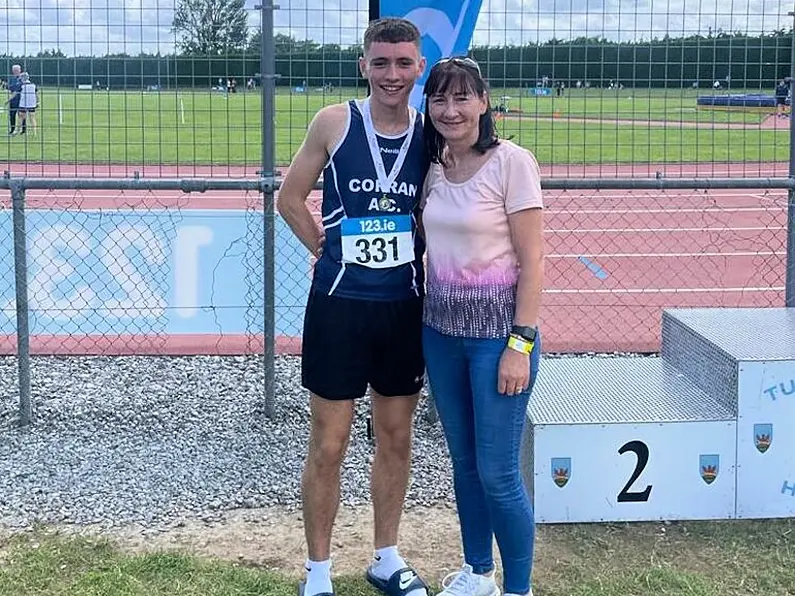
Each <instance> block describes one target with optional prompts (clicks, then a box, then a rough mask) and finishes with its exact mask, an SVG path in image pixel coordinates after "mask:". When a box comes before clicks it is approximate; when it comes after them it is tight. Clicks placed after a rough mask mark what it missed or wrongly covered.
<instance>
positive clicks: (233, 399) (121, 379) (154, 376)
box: [0, 354, 619, 528]
mask: <svg viewBox="0 0 795 596" xmlns="http://www.w3.org/2000/svg"><path fill="white" fill-rule="evenodd" d="M616 355H619V354H616ZM592 356H593V355H591V357H592ZM16 375H17V369H16V360H15V359H14V358H8V357H6V358H2V359H0V525H4V526H7V527H28V526H30V525H32V524H35V523H45V524H60V523H67V524H96V525H99V526H100V527H112V526H121V525H128V524H136V525H140V526H142V527H149V528H165V527H168V526H170V525H173V524H175V523H179V521H180V520H185V519H199V520H204V521H207V522H210V521H217V520H218V519H219V518H220V517H221V514H222V513H223V512H224V511H227V510H230V509H237V508H253V507H267V506H273V505H280V506H285V507H287V508H298V506H299V504H300V475H301V470H302V467H303V454H304V452H305V449H306V441H307V436H308V417H309V416H308V414H309V409H308V403H307V397H306V393H305V391H304V390H303V389H302V388H301V386H300V384H299V378H300V361H299V359H298V358H295V357H280V358H278V359H277V362H276V382H277V393H276V394H277V408H276V413H275V415H274V416H273V417H272V418H267V417H266V416H265V414H264V396H263V390H264V385H263V365H262V359H261V358H258V357H180V358H172V357H123V358H120V357H116V358H107V357H69V358H55V357H47V358H45V357H37V358H34V359H33V360H32V370H31V385H32V391H33V404H34V407H33V412H34V422H33V424H31V425H30V426H29V427H27V428H24V429H23V428H20V427H19V426H18V425H17V422H16V417H17V390H16V387H17V384H16ZM368 410H369V406H368V402H367V400H362V401H360V402H358V405H357V416H356V420H355V422H354V429H353V432H352V438H351V443H350V447H349V450H348V455H347V457H346V459H345V462H344V464H343V465H344V469H343V473H342V502H343V503H344V504H346V505H362V504H366V503H368V502H369V500H370V499H369V481H368V479H369V464H370V462H371V461H372V455H373V445H372V443H371V442H370V441H369V440H368V437H367V424H366V420H367V413H368ZM413 453H414V460H413V469H412V477H411V481H410V486H409V492H408V496H407V507H412V506H416V505H432V504H436V503H439V502H443V501H450V500H452V480H451V474H450V469H449V463H448V459H447V456H446V453H445V449H444V438H443V435H442V432H441V428H440V427H439V425H438V424H432V423H431V422H430V421H429V419H428V417H427V400H426V399H424V398H423V400H422V401H421V405H420V408H419V409H418V412H417V417H416V424H415V438H414V451H413Z"/></svg>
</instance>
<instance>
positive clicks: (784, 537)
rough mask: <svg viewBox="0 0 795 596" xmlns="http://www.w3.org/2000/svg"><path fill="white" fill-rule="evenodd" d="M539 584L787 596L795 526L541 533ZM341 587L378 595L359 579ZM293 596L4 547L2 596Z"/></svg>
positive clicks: (148, 557) (98, 549)
mask: <svg viewBox="0 0 795 596" xmlns="http://www.w3.org/2000/svg"><path fill="white" fill-rule="evenodd" d="M339 556H343V555H342V554H340V555H339ZM455 556H456V554H455V553H451V557H455ZM451 564H455V562H452V561H451ZM295 565H296V566H297V568H298V567H300V562H296V563H295ZM296 572H297V571H296ZM534 577H535V594H536V596H657V595H659V596H662V595H665V596H685V595H687V596H753V595H760V596H761V595H765V596H784V595H787V594H793V593H795V520H792V519H789V520H765V521H731V522H680V523H673V524H658V523H643V524H588V525H566V526H541V527H539V531H538V540H537V546H536V566H535V572H534ZM429 579H431V580H432V581H436V580H438V578H429ZM434 587H435V588H437V589H438V584H436V583H435V584H434ZM335 588H336V591H337V593H338V594H340V595H341V596H375V594H376V593H375V592H374V591H373V590H372V589H371V588H369V587H368V586H367V584H366V583H365V582H364V581H363V580H362V579H360V578H358V577H336V578H335ZM293 594H295V579H293V578H288V577H286V576H284V575H280V574H277V573H274V572H272V571H269V570H267V569H262V568H257V567H256V566H252V565H245V564H241V563H238V562H229V561H222V560H217V559H208V558H197V557H195V556H189V555H188V554H183V553H179V552H154V553H151V554H138V555H133V554H129V553H126V552H123V551H120V550H117V548H115V547H114V546H113V545H112V544H111V543H110V542H106V541H97V540H89V539H86V538H67V537H64V536H59V535H57V534H54V533H50V532H44V531H41V530H40V531H37V532H35V533H33V534H31V535H25V536H18V537H14V538H10V539H6V540H5V541H3V540H0V596H50V595H52V596H55V595H58V596H100V595H101V596H144V595H145V596H222V595H223V596H254V595H268V596H288V595H289V596H292V595H293Z"/></svg>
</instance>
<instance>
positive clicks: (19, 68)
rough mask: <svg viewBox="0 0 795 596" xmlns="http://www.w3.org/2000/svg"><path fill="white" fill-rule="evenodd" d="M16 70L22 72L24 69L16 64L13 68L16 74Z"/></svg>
mask: <svg viewBox="0 0 795 596" xmlns="http://www.w3.org/2000/svg"><path fill="white" fill-rule="evenodd" d="M15 70H19V71H21V70H22V67H21V66H20V65H19V64H14V66H12V67H11V72H14V71H15Z"/></svg>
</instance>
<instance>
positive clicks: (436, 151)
mask: <svg viewBox="0 0 795 596" xmlns="http://www.w3.org/2000/svg"><path fill="white" fill-rule="evenodd" d="M488 90H489V88H488V85H487V84H486V81H484V80H483V76H482V75H481V74H480V67H479V66H478V63H477V62H475V61H474V60H472V58H465V57H455V58H445V59H444V60H440V61H439V62H437V63H436V64H434V65H433V68H431V72H430V74H429V75H428V80H426V81H425V88H424V90H423V94H424V95H425V134H424V136H425V147H426V149H427V151H428V155H429V157H430V159H431V161H432V162H434V163H440V164H444V160H443V158H442V154H443V153H444V146H445V140H444V137H443V136H442V135H441V134H440V133H439V131H438V130H436V127H435V126H434V125H433V122H431V118H430V115H429V113H428V112H429V102H430V98H431V96H433V95H437V94H439V93H447V92H448V91H453V92H459V93H471V94H474V95H477V96H478V97H485V98H486V112H485V113H484V114H481V116H480V121H479V122H478V129H479V133H478V140H477V141H476V142H475V144H474V145H472V148H473V149H474V150H475V151H477V152H478V153H481V154H483V153H486V151H488V150H489V149H491V148H492V147H494V146H495V145H497V144H499V142H500V141H499V138H498V136H497V128H496V127H495V125H494V115H493V114H492V111H491V102H490V101H489V94H488Z"/></svg>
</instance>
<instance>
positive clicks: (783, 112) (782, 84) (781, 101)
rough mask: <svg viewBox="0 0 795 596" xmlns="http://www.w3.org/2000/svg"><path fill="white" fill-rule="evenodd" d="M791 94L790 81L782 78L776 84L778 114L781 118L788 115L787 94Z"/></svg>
mask: <svg viewBox="0 0 795 596" xmlns="http://www.w3.org/2000/svg"><path fill="white" fill-rule="evenodd" d="M788 95H789V83H788V82H787V81H786V80H785V79H781V80H780V81H779V82H778V85H776V116H778V117H779V118H786V117H787V96H788Z"/></svg>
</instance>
